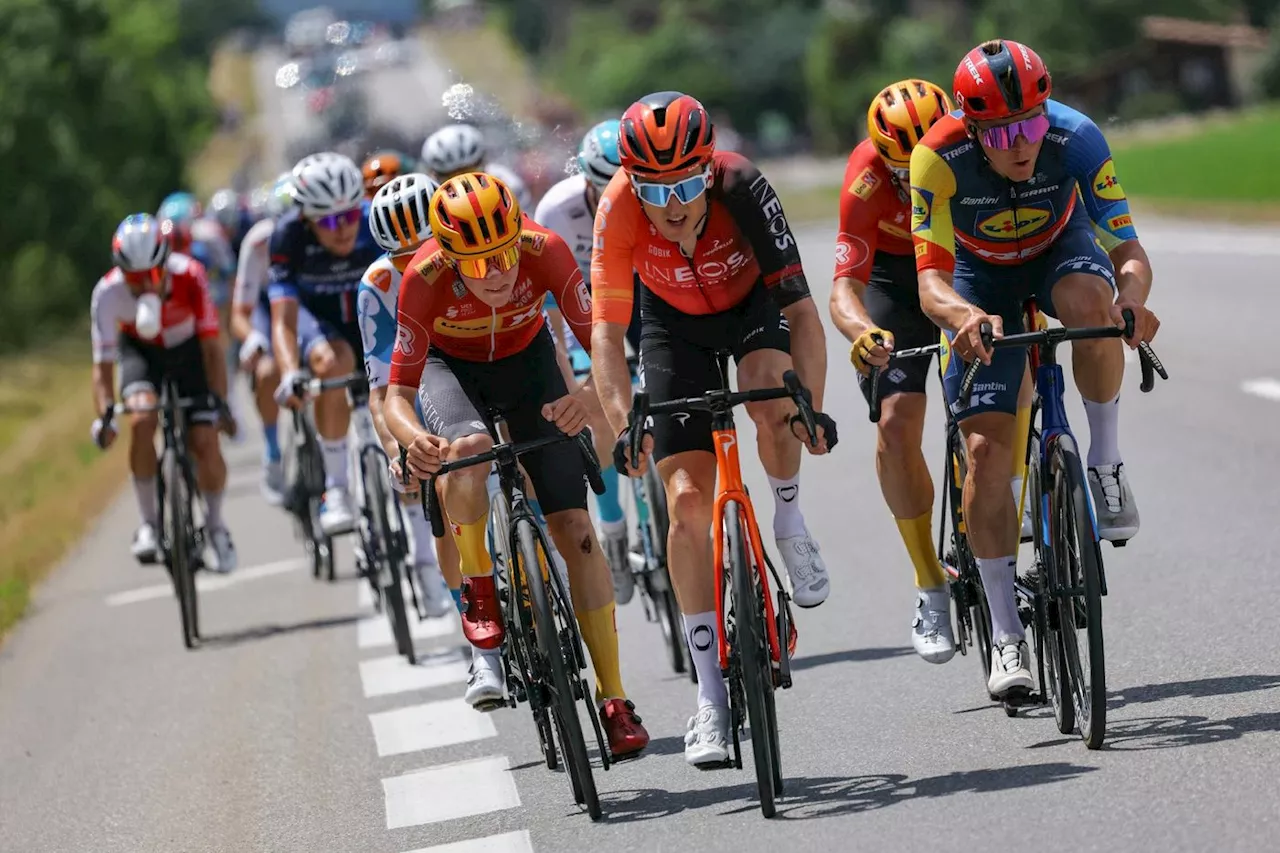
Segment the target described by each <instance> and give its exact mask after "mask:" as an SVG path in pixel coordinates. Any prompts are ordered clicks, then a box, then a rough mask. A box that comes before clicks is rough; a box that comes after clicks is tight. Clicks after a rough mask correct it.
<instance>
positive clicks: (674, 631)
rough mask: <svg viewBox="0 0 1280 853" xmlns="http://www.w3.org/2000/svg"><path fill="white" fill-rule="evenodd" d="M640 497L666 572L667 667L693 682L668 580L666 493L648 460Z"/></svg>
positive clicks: (695, 674) (690, 661) (656, 553)
mask: <svg viewBox="0 0 1280 853" xmlns="http://www.w3.org/2000/svg"><path fill="white" fill-rule="evenodd" d="M644 500H645V504H646V505H647V506H648V509H649V533H650V539H651V540H652V545H653V553H654V556H655V557H656V558H657V560H658V562H659V563H661V564H662V571H663V573H664V574H665V575H666V578H665V580H666V589H665V590H663V592H662V598H663V599H664V602H663V603H664V604H665V619H666V620H667V621H666V625H665V626H664V628H663V632H664V633H667V632H669V635H668V638H667V652H668V654H669V656H670V660H671V668H672V669H673V670H674V671H675V672H676V674H677V675H683V674H684V673H686V672H687V673H688V674H689V679H690V680H691V681H692V682H693V683H694V684H697V683H698V672H697V670H695V669H694V668H693V653H692V652H691V651H690V650H689V641H688V639H686V637H685V635H684V619H683V618H682V614H681V611H680V602H679V601H678V600H677V599H676V593H675V585H674V584H672V582H671V572H670V568H669V567H668V565H667V533H668V531H669V530H670V517H669V516H668V515H667V494H666V490H664V489H663V487H662V480H661V479H660V478H659V477H658V473H657V471H656V470H655V469H654V466H653V465H652V464H651V465H649V466H648V467H647V468H646V469H645V472H644ZM655 603H657V602H655ZM662 618H664V617H663V615H662V614H659V619H662Z"/></svg>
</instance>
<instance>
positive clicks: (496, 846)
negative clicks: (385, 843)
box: [409, 829, 533, 853]
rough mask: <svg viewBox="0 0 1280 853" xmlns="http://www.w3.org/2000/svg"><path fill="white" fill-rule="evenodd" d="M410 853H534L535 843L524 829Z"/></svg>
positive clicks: (420, 849) (419, 849)
mask: <svg viewBox="0 0 1280 853" xmlns="http://www.w3.org/2000/svg"><path fill="white" fill-rule="evenodd" d="M409 853H533V841H532V840H531V839H530V838H529V833H528V832H527V831H525V830H523V829H522V830H520V831H519V832H504V833H503V834H502V835H490V836H488V837H486V838H473V839H471V840H470V841H457V842H454V843H453V844H440V845H437V846H435V847H420V848H418V849H417V850H410V851H409Z"/></svg>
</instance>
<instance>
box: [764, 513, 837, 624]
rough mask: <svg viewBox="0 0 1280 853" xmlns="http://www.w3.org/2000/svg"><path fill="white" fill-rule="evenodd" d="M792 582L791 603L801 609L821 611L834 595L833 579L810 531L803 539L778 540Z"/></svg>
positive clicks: (779, 550)
mask: <svg viewBox="0 0 1280 853" xmlns="http://www.w3.org/2000/svg"><path fill="white" fill-rule="evenodd" d="M774 542H775V543H776V544H777V546H778V553H779V554H781V555H782V563H783V565H785V566H786V567H787V577H788V578H790V579H791V600H792V601H794V602H795V603H796V605H797V606H799V607H817V606H818V605H819V604H821V603H822V602H824V601H826V600H827V596H828V595H829V594H830V593H831V579H830V577H828V575H827V566H826V564H825V563H823V562H822V554H821V553H819V551H818V543H817V542H815V541H814V538H813V536H812V535H811V534H810V533H809V529H808V528H807V527H806V528H805V531H804V533H802V534H800V535H799V536H788V537H786V538H779V539H775V540H774Z"/></svg>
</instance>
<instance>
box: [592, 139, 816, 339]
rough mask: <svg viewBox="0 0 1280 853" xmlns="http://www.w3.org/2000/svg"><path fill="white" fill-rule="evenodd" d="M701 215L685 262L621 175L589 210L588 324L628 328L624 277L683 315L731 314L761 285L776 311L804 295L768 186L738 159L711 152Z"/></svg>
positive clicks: (790, 240)
mask: <svg viewBox="0 0 1280 853" xmlns="http://www.w3.org/2000/svg"><path fill="white" fill-rule="evenodd" d="M711 170H712V184H711V186H710V187H709V188H708V189H707V215H706V223H705V224H704V225H703V229H702V233H701V234H700V235H699V236H698V242H697V246H696V247H695V250H694V257H693V258H686V257H685V256H684V254H683V253H682V252H681V251H680V247H679V246H678V245H676V244H675V243H672V242H671V241H670V240H667V239H666V238H665V237H663V236H661V235H660V234H659V233H658V230H657V229H656V228H655V227H654V226H653V225H652V224H650V222H649V220H648V219H647V218H646V216H645V213H644V210H642V209H641V207H640V201H639V199H638V198H636V195H635V192H634V191H633V190H632V188H631V184H630V182H629V180H628V178H627V175H626V173H625V172H624V171H623V170H621V169H620V170H618V173H617V174H616V175H614V177H613V180H612V181H610V182H609V185H608V187H606V188H605V191H604V195H603V196H602V197H601V199H600V205H599V207H598V208H597V210H596V219H595V226H594V248H593V250H592V256H591V283H592V284H591V286H592V291H593V295H594V298H595V321H596V322H605V323H617V324H620V325H623V326H626V325H628V324H630V322H631V309H632V304H633V302H634V299H635V297H634V289H633V287H632V271H633V270H634V271H635V272H637V273H639V276H640V280H641V282H643V284H644V286H645V287H646V288H648V289H649V290H650V291H651V292H653V293H654V294H655V295H656V296H658V297H660V298H661V299H662V300H663V301H664V302H666V303H667V304H669V305H670V306H671V307H673V308H675V309H677V310H678V311H681V312H683V313H686V314H716V313H720V312H723V311H726V310H728V309H730V308H733V307H734V306H736V305H737V304H738V303H740V302H741V301H742V300H743V299H745V298H746V297H747V295H748V294H749V293H750V292H751V290H752V288H753V287H754V286H755V283H756V282H757V281H759V280H761V279H763V281H764V284H765V287H766V288H768V289H769V290H770V291H771V292H772V293H773V296H774V298H775V299H776V300H777V301H778V303H779V305H780V306H782V307H785V306H787V305H791V304H792V303H794V302H797V301H799V300H801V299H804V298H806V297H807V296H809V284H808V282H807V281H805V277H804V269H803V268H802V267H801V265H800V251H799V248H798V246H797V244H796V239H795V236H794V235H793V234H792V233H791V227H790V226H789V225H788V224H787V220H786V217H785V216H784V215H783V212H782V204H781V203H780V202H779V201H778V197H777V194H776V193H775V192H774V191H773V187H772V186H771V185H770V184H769V181H768V180H767V179H766V178H765V177H764V175H762V174H760V170H759V169H757V168H756V167H755V165H754V164H753V163H752V162H751V161H750V160H748V159H746V158H745V157H742V156H741V155H739V154H733V153H730V152H717V153H716V154H715V155H714V157H713V158H712V162H711Z"/></svg>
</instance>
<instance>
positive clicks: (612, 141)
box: [578, 119, 622, 187]
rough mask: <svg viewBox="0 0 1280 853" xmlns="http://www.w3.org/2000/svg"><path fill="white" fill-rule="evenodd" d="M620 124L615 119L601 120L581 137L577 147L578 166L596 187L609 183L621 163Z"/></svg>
mask: <svg viewBox="0 0 1280 853" xmlns="http://www.w3.org/2000/svg"><path fill="white" fill-rule="evenodd" d="M620 124H621V123H620V122H619V121H618V120H617V119H610V120H609V121H602V122H600V123H599V124H597V125H596V126H595V127H593V128H591V129H590V130H588V131H587V135H586V136H584V137H582V145H581V147H579V149H578V168H579V169H580V170H581V171H582V174H583V176H584V177H585V178H586V179H587V180H588V181H590V182H591V183H593V184H595V185H596V186H597V187H603V186H604V185H605V184H607V183H609V181H610V179H612V178H613V176H614V173H615V172H617V171H618V169H619V167H621V165H622V160H621V159H620V158H619V157H618V127H619V125H620Z"/></svg>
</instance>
